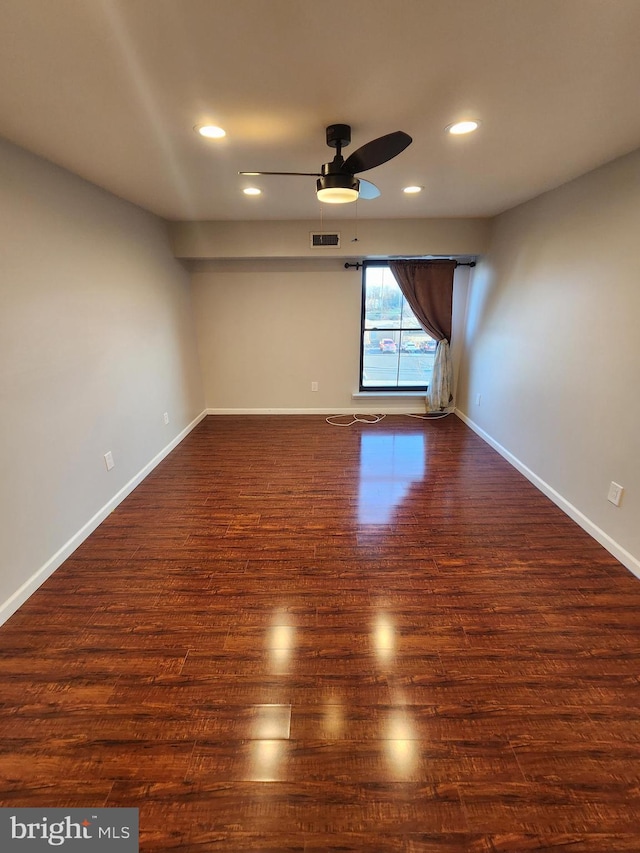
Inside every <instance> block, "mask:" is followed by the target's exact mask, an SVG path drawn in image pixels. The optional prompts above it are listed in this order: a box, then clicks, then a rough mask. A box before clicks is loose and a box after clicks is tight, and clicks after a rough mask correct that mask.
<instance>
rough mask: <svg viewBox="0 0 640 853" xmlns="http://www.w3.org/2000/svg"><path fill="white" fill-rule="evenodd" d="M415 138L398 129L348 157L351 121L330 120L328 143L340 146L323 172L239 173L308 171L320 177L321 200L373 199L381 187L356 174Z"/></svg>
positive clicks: (342, 201)
mask: <svg viewBox="0 0 640 853" xmlns="http://www.w3.org/2000/svg"><path fill="white" fill-rule="evenodd" d="M412 141H413V140H412V139H411V137H410V136H409V134H408V133H404V132H403V131H402V130H396V131H395V132H394V133H387V134H386V135H385V136H379V137H378V138H377V139H372V140H371V142H367V143H366V144H365V145H363V146H361V147H360V148H358V149H356V151H354V152H353V154H351V155H350V156H349V157H347V159H346V160H345V159H344V157H343V156H342V149H343V148H346V146H347V145H349V143H350V142H351V128H350V127H349V125H348V124H330V125H329V127H328V128H327V145H328V146H329V147H330V148H335V149H336V155H335V157H334V158H333V160H332V161H331V162H330V163H324V164H323V165H322V167H321V170H320V172H238V174H239V175H307V176H313V177H317V178H318V180H317V182H316V194H317V196H318V201H323V202H329V203H330V204H345V203H346V202H350V201H355V200H356V199H357V198H363V199H371V198H377V197H378V196H379V195H380V190H379V189H378V187H376V186H375V185H374V184H371V183H369V181H364V180H361V179H359V178H356V175H357V174H359V173H360V172H366V171H367V170H368V169H374V168H375V167H376V166H380V165H381V164H382V163H386V162H387V161H388V160H392V159H393V158H394V157H397V156H398V154H400V153H401V152H402V151H404V149H405V148H406V147H407V146H408V145H410V144H411V142H412Z"/></svg>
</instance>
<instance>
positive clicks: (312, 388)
mask: <svg viewBox="0 0 640 853" xmlns="http://www.w3.org/2000/svg"><path fill="white" fill-rule="evenodd" d="M311 390H312V391H317V390H318V383H317V382H312V383H311Z"/></svg>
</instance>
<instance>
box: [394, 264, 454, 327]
mask: <svg viewBox="0 0 640 853" xmlns="http://www.w3.org/2000/svg"><path fill="white" fill-rule="evenodd" d="M456 265H457V262H456V261H389V268H390V269H391V272H392V273H393V274H394V276H395V279H396V281H397V282H398V285H399V287H400V290H401V291H402V293H403V295H404V298H405V299H406V300H407V302H408V303H409V305H410V306H411V309H412V311H413V313H414V314H415V315H416V317H417V318H418V322H419V323H420V325H421V326H422V328H423V329H424V330H425V332H427V334H429V335H431V337H432V338H434V340H436V341H441V340H442V339H443V338H446V340H447V342H450V341H451V308H452V303H453V271H454V270H455V268H456Z"/></svg>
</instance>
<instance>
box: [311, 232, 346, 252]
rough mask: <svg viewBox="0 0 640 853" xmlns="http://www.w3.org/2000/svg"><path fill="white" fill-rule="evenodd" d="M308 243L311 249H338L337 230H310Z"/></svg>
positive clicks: (338, 237) (338, 233)
mask: <svg viewBox="0 0 640 853" xmlns="http://www.w3.org/2000/svg"><path fill="white" fill-rule="evenodd" d="M309 237H310V245H311V248H312V249H321V248H327V249H339V248H340V232H339V231H311V232H309Z"/></svg>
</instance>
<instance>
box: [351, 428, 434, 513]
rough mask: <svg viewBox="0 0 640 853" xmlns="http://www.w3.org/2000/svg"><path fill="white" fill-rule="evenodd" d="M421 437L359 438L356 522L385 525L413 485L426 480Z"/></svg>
mask: <svg viewBox="0 0 640 853" xmlns="http://www.w3.org/2000/svg"><path fill="white" fill-rule="evenodd" d="M425 461H426V456H425V437H424V434H423V433H415V434H408V435H406V434H403V435H389V434H380V433H363V434H362V435H361V436H360V470H359V484H358V521H359V523H360V524H374V525H375V524H388V523H389V521H390V520H391V517H392V513H393V510H394V509H395V508H396V507H397V506H398V505H399V504H400V503H401V502H402V500H403V499H404V497H405V496H406V494H407V492H408V491H409V488H410V487H411V485H412V484H413V483H416V482H419V481H421V480H423V479H424V476H425Z"/></svg>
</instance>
